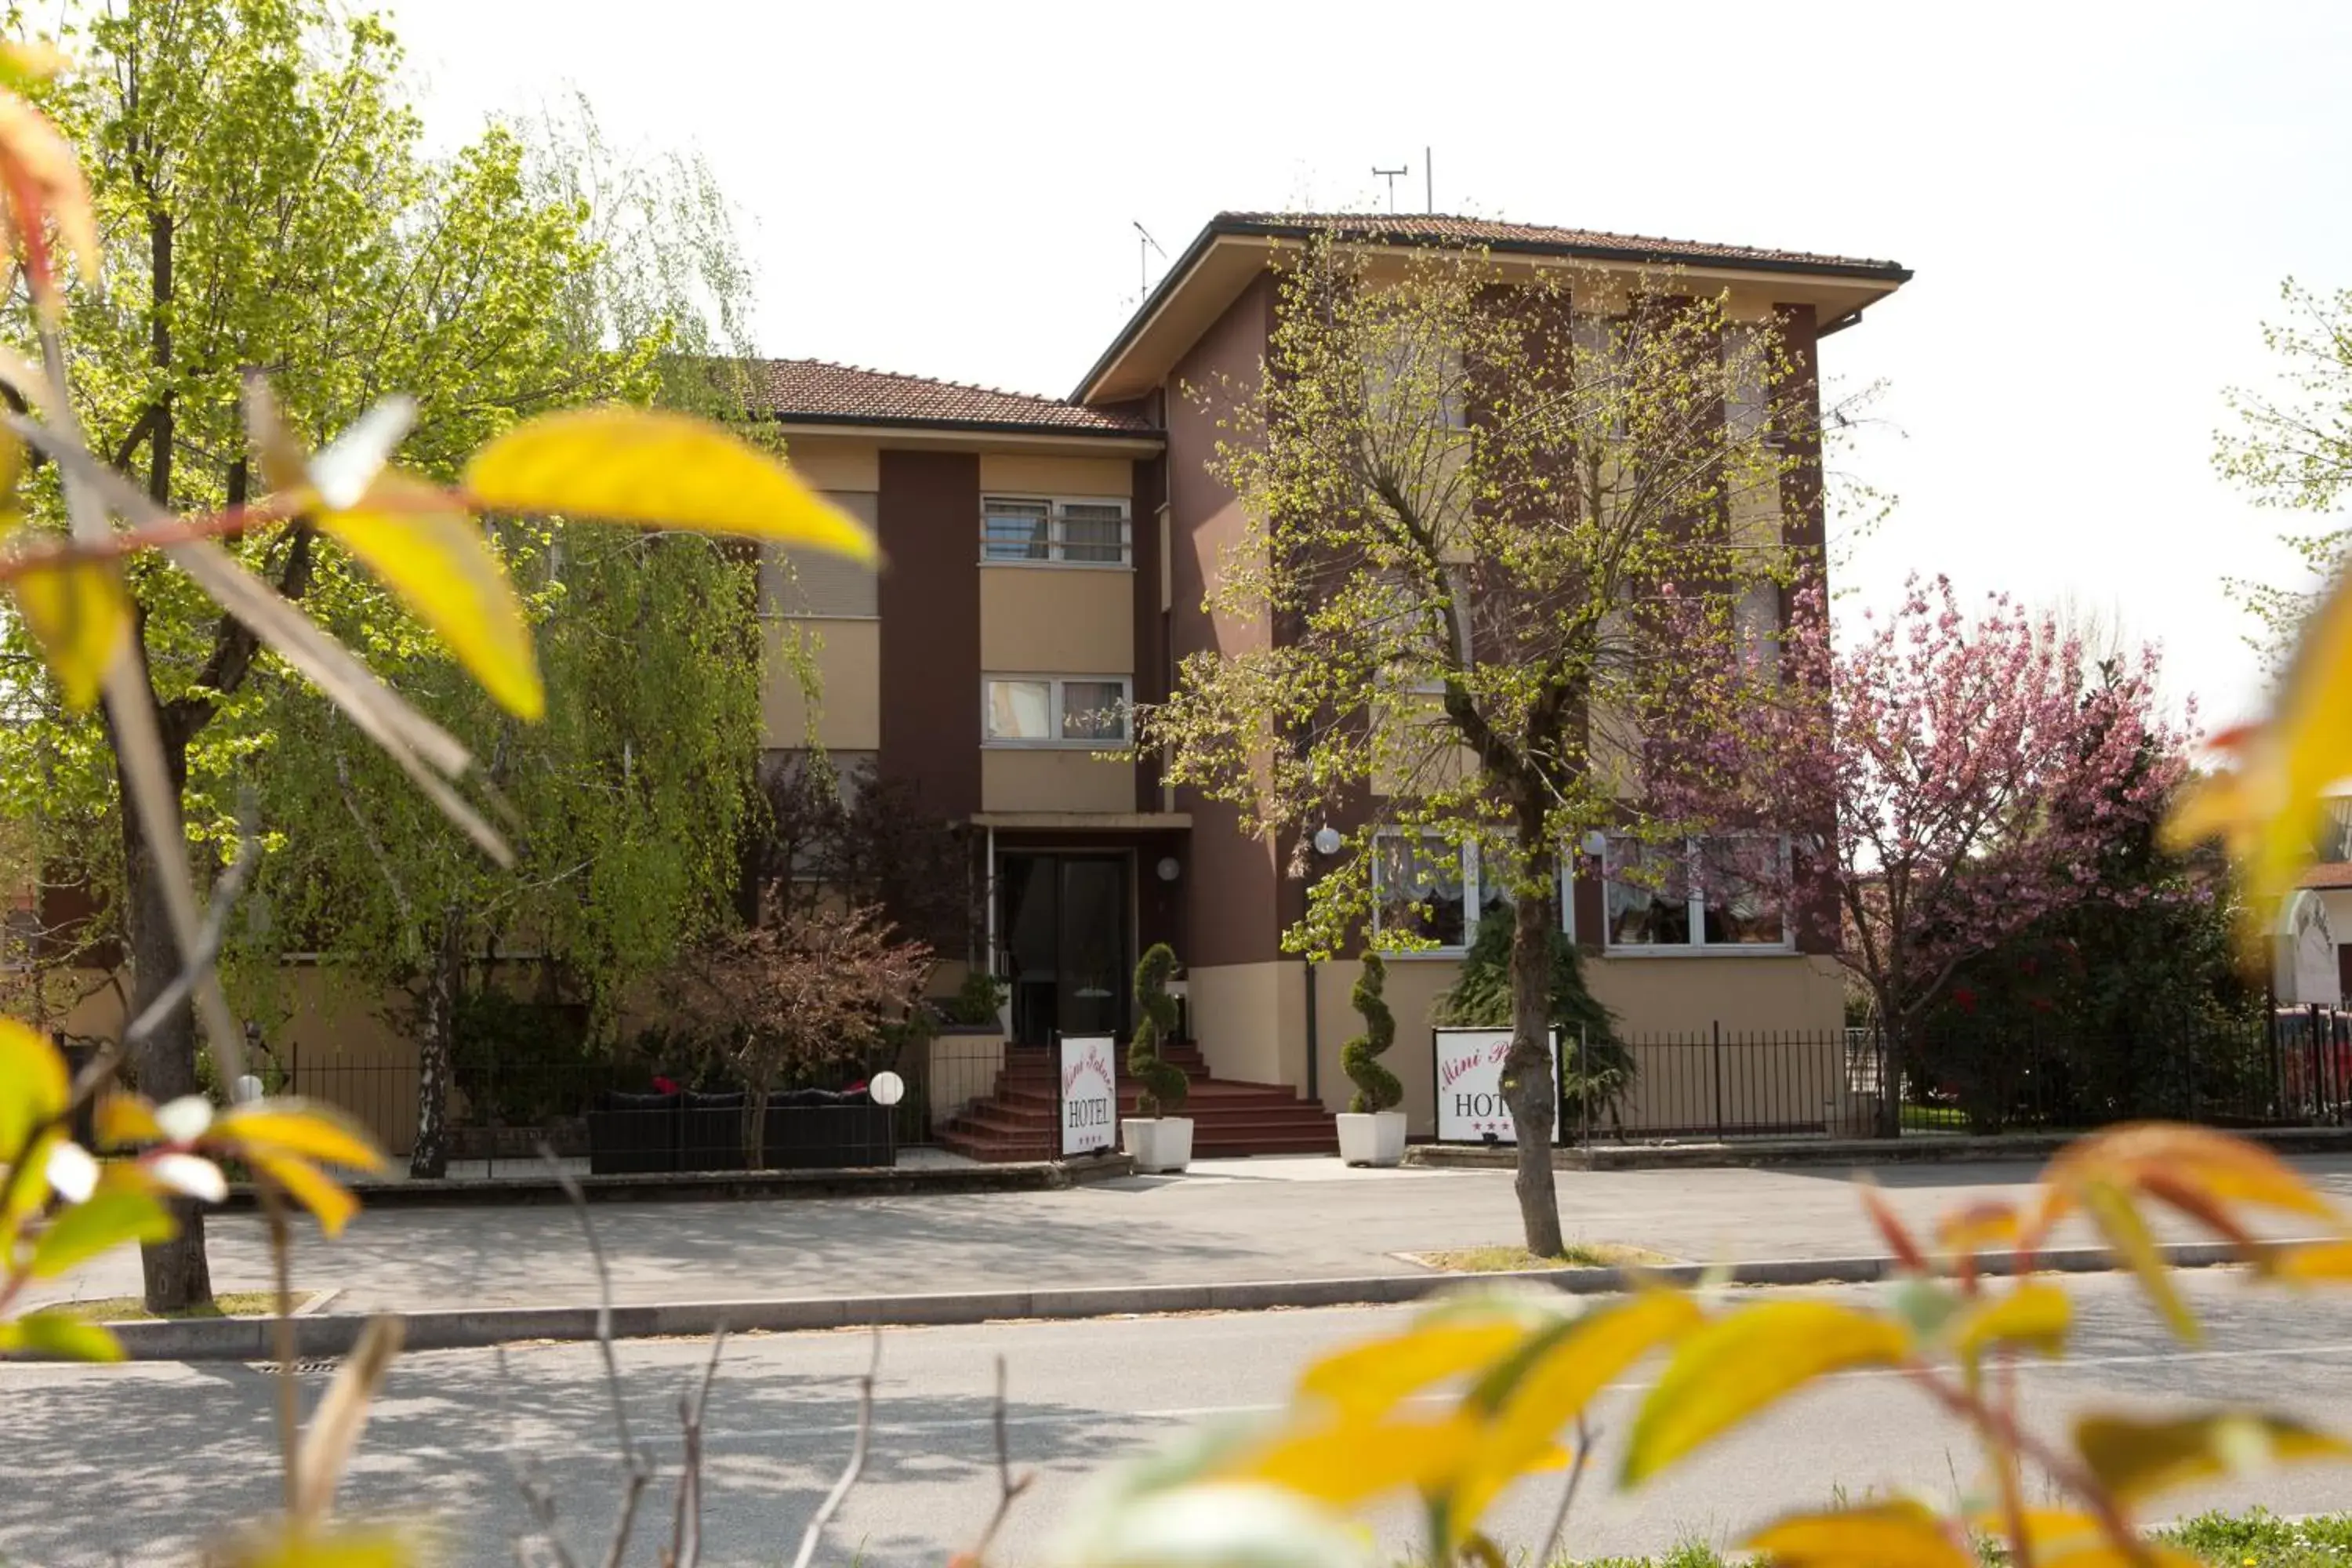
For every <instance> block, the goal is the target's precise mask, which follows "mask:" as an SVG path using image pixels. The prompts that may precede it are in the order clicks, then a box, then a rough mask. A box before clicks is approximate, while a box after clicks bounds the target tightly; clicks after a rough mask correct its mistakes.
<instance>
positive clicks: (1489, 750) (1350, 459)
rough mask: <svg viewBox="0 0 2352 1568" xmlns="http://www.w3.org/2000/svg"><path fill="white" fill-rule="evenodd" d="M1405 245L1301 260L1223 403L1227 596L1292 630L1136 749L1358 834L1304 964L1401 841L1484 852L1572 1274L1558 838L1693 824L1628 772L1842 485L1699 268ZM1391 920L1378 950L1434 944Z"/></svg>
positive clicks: (1522, 1096) (1219, 669)
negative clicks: (1263, 345) (1388, 849)
mask: <svg viewBox="0 0 2352 1568" xmlns="http://www.w3.org/2000/svg"><path fill="white" fill-rule="evenodd" d="M1377 227H1378V224H1377V220H1375V219H1368V220H1366V224H1365V232H1363V233H1360V234H1348V235H1335V234H1332V233H1329V232H1327V233H1325V234H1324V235H1323V236H1322V237H1320V238H1318V240H1316V241H1314V242H1312V243H1310V244H1309V245H1308V246H1307V247H1305V249H1304V251H1303V253H1297V254H1286V256H1284V257H1283V258H1281V267H1282V272H1281V277H1280V280H1279V287H1278V304H1277V309H1276V320H1275V323H1274V325H1273V328H1272V342H1271V343H1270V345H1269V348H1268V352H1267V355H1266V361H1267V364H1266V372H1265V375H1264V376H1263V377H1262V378H1260V379H1259V380H1257V381H1256V382H1255V383H1254V384H1247V385H1241V386H1227V387H1223V388H1212V389H1205V393H1204V395H1212V396H1216V397H1218V398H1220V399H1221V400H1222V402H1223V406H1224V407H1225V408H1226V409H1227V410H1229V412H1227V413H1226V414H1225V415H1224V417H1225V419H1226V421H1227V424H1228V426H1229V429H1230V432H1231V434H1230V437H1229V438H1228V439H1227V440H1226V441H1225V442H1224V443H1223V444H1222V445H1221V447H1220V448H1219V455H1218V461H1217V468H1218V469H1219V471H1220V472H1221V474H1222V475H1223V478H1224V479H1225V481H1226V482H1227V483H1228V484H1229V485H1230V486H1231V487H1232V489H1234V493H1235V494H1236V495H1237V496H1238V498H1239V499H1240V501H1241V503H1242V506H1243V509H1244V511H1245V513H1246V515H1247V517H1248V528H1247V530H1246V531H1245V537H1244V538H1243V539H1242V540H1241V542H1238V543H1237V544H1236V545H1234V547H1233V548H1232V549H1230V550H1229V551H1228V552H1226V554H1225V555H1224V557H1223V561H1222V562H1221V563H1220V575H1219V580H1218V582H1217V585H1216V587H1215V588H1214V590H1213V596H1212V603H1213V607H1214V608H1215V609H1216V610H1217V611H1218V612H1220V613H1221V614H1223V615H1224V616H1228V617H1230V618H1231V619H1232V621H1234V622H1235V623H1237V624H1240V625H1242V626H1268V627H1270V629H1271V632H1272V635H1271V636H1270V637H1263V638H1248V639H1244V638H1236V639H1234V646H1233V647H1232V648H1231V650H1230V651H1223V650H1221V651H1209V652H1202V653H1197V654H1193V655H1192V656H1189V657H1188V658H1186V659H1185V660H1184V661H1183V664H1182V667H1181V671H1180V674H1179V679H1178V682H1177V689H1176V690H1175V692H1174V694H1173V695H1172V696H1171V699H1170V700H1169V701H1168V702H1166V703H1165V704H1164V705H1161V706H1160V707H1159V708H1157V709H1156V710H1152V711H1150V712H1148V713H1146V714H1145V715H1144V716H1143V720H1142V722H1141V725H1140V728H1139V734H1140V738H1141V743H1143V744H1144V745H1147V746H1158V747H1162V748H1164V749H1165V751H1166V752H1167V754H1168V756H1169V770H1170V771H1169V777H1170V778H1171V781H1172V782H1174V783H1176V784H1180V785H1189V786H1191V787H1193V788H1195V789H1198V790H1201V791H1202V792H1203V793H1204V794H1206V795H1209V796H1211V797H1212V798H1215V799H1220V800H1226V801H1231V802H1234V804H1235V805H1237V806H1238V807H1239V809H1240V814H1241V817H1242V821H1243V823H1244V826H1245V827H1246V828H1247V829H1248V830H1249V831H1252V832H1254V833H1257V834H1261V835H1265V836H1268V837H1273V838H1275V839H1276V840H1277V841H1278V842H1281V843H1284V844H1286V845H1287V846H1288V847H1289V852H1290V860H1291V867H1292V870H1293V872H1294V874H1297V873H1300V872H1302V871H1303V864H1302V861H1303V856H1304V852H1305V851H1304V841H1305V839H1306V838H1307V837H1309V836H1311V835H1312V834H1313V833H1314V832H1315V831H1316V830H1317V828H1318V826H1321V825H1323V824H1324V823H1326V822H1327V821H1328V822H1330V823H1332V824H1334V825H1337V824H1340V823H1345V824H1348V825H1349V832H1348V835H1347V837H1348V840H1349V846H1350V847H1351V848H1352V851H1353V852H1352V853H1351V854H1349V855H1347V856H1345V857H1343V858H1341V860H1340V862H1339V865H1338V867H1337V868H1336V869H1335V870H1334V871H1332V873H1331V874H1329V875H1327V876H1325V877H1322V878H1321V879H1318V881H1316V882H1315V884H1314V886H1313V889H1312V892H1311V894H1310V896H1309V906H1308V914H1307V919H1306V920H1305V921H1303V922H1302V923H1301V925H1300V926H1299V927H1297V929H1294V930H1293V931H1290V932H1288V933H1286V942H1289V943H1290V945H1292V946H1293V947H1294V948H1297V949H1302V950H1305V951H1308V952H1317V953H1328V952H1331V951H1333V950H1334V949H1336V948H1338V947H1339V946H1341V945H1342V944H1347V945H1352V944H1348V943H1346V939H1347V937H1348V935H1349V930H1350V928H1351V927H1352V926H1353V925H1354V924H1356V923H1358V922H1360V921H1363V920H1364V919H1365V918H1366V917H1367V916H1368V915H1370V913H1371V910H1372V908H1373V905H1374V903H1375V901H1376V900H1375V899H1374V897H1373V894H1374V891H1375V877H1376V873H1375V870H1374V868H1373V861H1374V858H1375V853H1374V852H1375V851H1376V849H1378V848H1380V847H1381V846H1383V845H1386V844H1389V843H1391V842H1392V841H1391V840H1389V839H1387V838H1384V837H1381V831H1382V830H1384V829H1385V830H1399V831H1402V833H1405V834H1408V835H1421V834H1426V835H1428V836H1430V837H1429V838H1428V839H1427V840H1424V841H1423V842H1428V843H1434V844H1442V845H1443V846H1444V847H1443V848H1439V849H1436V850H1435V851H1434V852H1435V853H1437V854H1440V855H1450V854H1452V853H1454V852H1455V850H1456V849H1457V848H1467V849H1469V850H1470V851H1472V852H1476V853H1480V854H1481V855H1482V868H1483V879H1484V881H1485V882H1486V886H1487V887H1489V888H1495V889H1500V890H1501V891H1503V892H1504V893H1505V894H1506V895H1507V898H1506V900H1505V906H1506V907H1507V910H1508V911H1509V912H1508V919H1509V920H1510V921H1511V924H1512V932H1513V935H1512V949H1511V982H1512V1008H1511V1026H1512V1030H1513V1037H1512V1044H1511V1049H1510V1054H1509V1057H1508V1058H1507V1061H1506V1064H1505V1068H1504V1075H1503V1086H1504V1092H1505V1094H1506V1096H1507V1099H1508V1100H1509V1102H1510V1106H1511V1113H1512V1117H1513V1120H1514V1121H1515V1122H1516V1124H1517V1128H1518V1132H1519V1144H1518V1151H1519V1152H1518V1178H1517V1192H1518V1199H1519V1206H1520V1212H1521V1216H1522V1219H1523V1221H1524V1223H1525V1226H1526V1230H1527V1242H1528V1248H1529V1249H1530V1250H1531V1251H1534V1252H1536V1253H1538V1254H1539V1255H1542V1256H1552V1255H1555V1254H1557V1253H1558V1252H1559V1249H1560V1245H1561V1238H1560V1228H1559V1202H1558V1196H1557V1194H1556V1192H1555V1189H1554V1184H1553V1180H1552V1169H1551V1156H1550V1149H1549V1143H1550V1141H1551V1132H1552V1127H1553V1123H1554V1121H1555V1114H1554V1106H1553V1098H1554V1097H1553V1094H1552V1091H1551V1083H1552V1078H1551V1072H1550V1066H1549V1053H1548V1051H1547V1049H1546V1046H1545V1033H1546V1028H1547V1025H1548V1022H1549V975H1550V953H1551V932H1552V930H1553V928H1554V927H1555V926H1556V925H1557V923H1558V920H1559V913H1558V911H1559V881H1558V878H1559V868H1560V863H1561V853H1560V846H1562V845H1563V844H1568V843H1573V842H1576V841H1578V840H1580V838H1581V837H1583V835H1585V834H1586V833H1587V832H1590V831H1593V830H1598V829H1602V828H1608V829H1612V830H1619V831H1630V832H1633V833H1637V834H1638V833H1650V832H1654V833H1664V832H1666V831H1669V830H1675V825H1674V824H1670V823H1668V822H1666V821H1665V820H1664V819H1663V818H1661V817H1660V816H1657V814H1655V813H1654V811H1652V810H1651V808H1650V807H1649V805H1647V804H1646V803H1645V802H1644V801H1643V799H1641V798H1640V797H1639V796H1638V795H1636V794H1635V793H1634V791H1633V788H1632V787H1631V785H1632V784H1633V768H1632V766H1631V763H1632V760H1633V758H1635V757H1637V756H1638V755H1639V754H1640V750H1641V747H1642V744H1643V742H1642V736H1643V732H1644V728H1645V725H1646V724H1647V722H1648V721H1649V718H1650V716H1651V715H1652V714H1653V713H1654V711H1655V710H1659V709H1660V708H1661V707H1662V706H1664V705H1666V704H1669V703H1674V702H1681V701H1686V700H1689V699H1690V697H1691V696H1692V694H1693V690H1694V688H1693V686H1692V684H1691V681H1690V677H1691V676H1692V675H1693V674H1694V673H1695V672H1697V671H1703V670H1706V669H1709V668H1728V667H1729V666H1731V665H1732V664H1733V663H1734V662H1735V661H1736V660H1735V652H1736V648H1737V647H1738V634H1739V629H1740V628H1741V627H1742V626H1748V624H1749V622H1748V617H1751V616H1753V615H1754V613H1755V612H1756V611H1757V610H1758V609H1759V607H1760V608H1763V609H1765V610H1766V611H1767V612H1768V614H1769V609H1770V607H1771V606H1772V605H1774V604H1776V603H1777V594H1776V593H1775V592H1774V589H1775V585H1776V584H1779V583H1780V582H1782V581H1785V580H1788V579H1790V577H1791V576H1792V575H1793V574H1795V573H1796V572H1797V571H1798V570H1799V568H1800V565H1801V556H1800V553H1799V552H1797V551H1796V550H1795V549H1793V548H1792V547H1791V545H1790V535H1791V534H1792V533H1794V532H1796V530H1795V529H1793V528H1791V527H1790V525H1789V523H1788V522H1787V521H1785V520H1784V513H1789V512H1793V513H1794V514H1795V515H1799V516H1801V515H1802V514H1803V512H1804V510H1805V509H1806V508H1807V506H1808V504H1809V501H1810V499H1811V494H1813V493H1814V489H1813V487H1814V486H1815V484H1816V475H1817V471H1818V470H1817V461H1816V458H1817V453H1818V443H1817V427H1816V420H1815V417H1814V410H1813V396H1812V391H1811V386H1810V384H1808V383H1807V381H1806V377H1805V372H1804V369H1803V366H1802V363H1801V362H1800V361H1799V360H1798V359H1797V358H1795V357H1794V356H1792V355H1791V354H1790V353H1789V352H1788V346H1787V342H1786V334H1785V333H1784V331H1782V329H1781V328H1780V324H1779V322H1778V321H1777V319H1771V320H1764V321H1736V320H1734V318H1733V314H1732V311H1731V308H1730V302H1729V300H1727V299H1725V298H1702V299H1693V298H1689V297H1687V296H1686V295H1685V293H1683V292H1682V291H1681V290H1682V289H1683V287H1684V286H1683V285H1681V284H1679V283H1677V281H1676V280H1675V279H1673V278H1672V277H1670V276H1656V275H1644V276H1640V277H1633V276H1628V275H1625V274H1622V273H1620V274H1614V275H1604V274H1599V273H1594V274H1587V275H1573V276H1572V275H1570V273H1568V272H1566V271H1551V270H1530V269H1524V268H1522V269H1520V270H1517V271H1509V270H1507V268H1506V265H1505V263H1503V262H1502V261H1499V260H1497V259H1496V258H1492V257H1489V256H1486V255H1484V254H1481V253H1478V252H1475V251H1470V252H1452V253H1432V252H1417V253H1414V254H1413V255H1412V258H1411V259H1408V260H1402V261H1400V260H1396V259H1394V258H1393V254H1392V253H1391V255H1389V256H1376V254H1375V253H1374V252H1373V251H1371V250H1370V249H1368V248H1367V247H1365V246H1364V245H1363V244H1361V243H1358V242H1360V241H1363V240H1366V239H1371V240H1375V241H1376V240H1377V237H1378V236H1377ZM1403 842H1404V844H1405V845H1406V846H1407V847H1408V853H1410V851H1411V847H1412V845H1413V844H1414V843H1415V842H1416V841H1415V840H1414V839H1412V838H1407V839H1405V840H1403ZM1395 901H1396V900H1391V904H1392V905H1393V903H1394V902H1395ZM1396 913H1397V910H1396V909H1394V908H1393V907H1392V908H1391V910H1390V915H1391V920H1390V921H1389V922H1388V923H1384V924H1382V925H1381V929H1380V931H1379V933H1378V937H1379V942H1380V943H1381V945H1387V946H1409V945H1412V942H1413V938H1412V935H1411V933H1410V932H1400V931H1398V930H1397V929H1396V926H1395V921H1394V917H1395V915H1396ZM1468 914H1469V918H1472V919H1475V911H1468ZM1496 918H1500V917H1499V916H1498V917H1496Z"/></svg>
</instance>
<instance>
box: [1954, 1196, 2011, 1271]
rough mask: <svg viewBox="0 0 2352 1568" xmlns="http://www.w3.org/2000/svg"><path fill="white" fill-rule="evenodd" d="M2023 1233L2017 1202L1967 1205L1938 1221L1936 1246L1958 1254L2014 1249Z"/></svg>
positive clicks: (1968, 1255) (1965, 1254)
mask: <svg viewBox="0 0 2352 1568" xmlns="http://www.w3.org/2000/svg"><path fill="white" fill-rule="evenodd" d="M2019 1233H2020V1225H2019V1220H2018V1215H2017V1208H2016V1205H2012V1204H2004V1203H1978V1204H1969V1205H1963V1206H1962V1207H1960V1208H1958V1209H1955V1210H1953V1211H1952V1212H1951V1213H1949V1214H1948V1215H1944V1217H1943V1218H1941V1219H1939V1220H1937V1222H1936V1245H1937V1246H1938V1247H1941V1248H1943V1250H1944V1251H1945V1252H1947V1253H1949V1254H1952V1255H1954V1256H1956V1257H1960V1258H1968V1257H1972V1256H1974V1255H1976V1254H1978V1253H1982V1252H2008V1251H2011V1250H2014V1249H2015V1247H2016V1246H2017V1239H2018V1236H2019Z"/></svg>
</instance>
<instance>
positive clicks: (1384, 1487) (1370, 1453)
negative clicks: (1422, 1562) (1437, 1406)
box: [1219, 1412, 1478, 1508]
mask: <svg viewBox="0 0 2352 1568" xmlns="http://www.w3.org/2000/svg"><path fill="white" fill-rule="evenodd" d="M1477 1439H1478V1432H1477V1427H1476V1424H1475V1422H1474V1421H1472V1420H1471V1419H1470V1418H1469V1417H1468V1416H1466V1415H1463V1414H1461V1413H1459V1412H1455V1413H1454V1414H1452V1415H1445V1416H1443V1417H1441V1418H1439V1419H1437V1420H1434V1421H1379V1422H1370V1423H1355V1422H1346V1423H1340V1424H1337V1425H1333V1426H1323V1427H1319V1428H1317V1429H1316V1430H1313V1431H1309V1432H1303V1433H1290V1434H1286V1435H1284V1436H1281V1437H1278V1438H1276V1440H1275V1441H1274V1442H1273V1443H1271V1444H1269V1445H1268V1446H1266V1447H1264V1448H1261V1449H1259V1450H1258V1451H1257V1452H1255V1453H1254V1454H1248V1455H1245V1456H1244V1457H1243V1458H1241V1459H1240V1460H1239V1461H1238V1462H1237V1463H1236V1464H1235V1465H1234V1467H1233V1468H1232V1469H1231V1470H1230V1471H1228V1472H1227V1473H1225V1474H1224V1475H1223V1476H1222V1477H1221V1478H1219V1479H1225V1480H1239V1481H1259V1482H1263V1483H1265V1484H1266V1485H1269V1486H1276V1487H1280V1488H1282V1489H1284V1490H1286V1491H1289V1492H1293V1493H1296V1494H1297V1495H1298V1496H1300V1497H1307V1498H1313V1499H1315V1500H1317V1501H1318V1502H1324V1503H1328V1504H1331V1505H1333V1506H1335V1507H1342V1508H1344V1507H1349V1506H1351V1505H1353V1504H1355V1503H1359V1502H1362V1501H1364V1500H1367V1499H1370V1498H1375V1497H1379V1496H1381V1494H1383V1493H1385V1492H1391V1491H1394V1490H1396V1489H1398V1488H1400V1487H1410V1488H1412V1489H1414V1490H1416V1491H1421V1492H1436V1491H1442V1490H1444V1489H1446V1488H1447V1487H1449V1486H1451V1485H1452V1484H1453V1481H1454V1477H1455V1476H1456V1475H1457V1474H1459V1473H1460V1471H1461V1468H1462V1464H1463V1461H1464V1460H1465V1458H1468V1457H1469V1454H1470V1450H1471V1448H1472V1447H1473V1446H1474V1445H1475V1443H1476V1442H1477Z"/></svg>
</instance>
